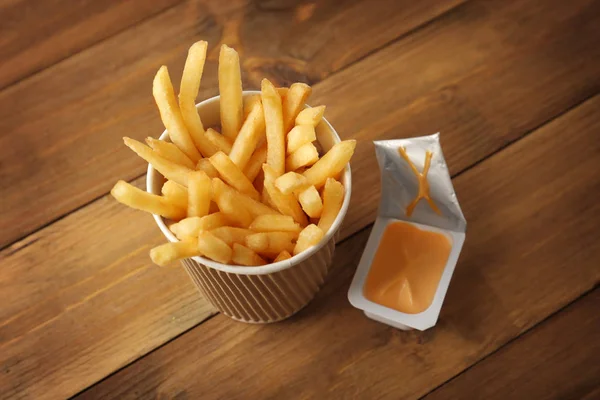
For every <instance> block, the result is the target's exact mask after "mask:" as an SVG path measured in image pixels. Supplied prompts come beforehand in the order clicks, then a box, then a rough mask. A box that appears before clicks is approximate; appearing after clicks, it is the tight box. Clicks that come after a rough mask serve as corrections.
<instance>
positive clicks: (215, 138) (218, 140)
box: [206, 128, 232, 155]
mask: <svg viewBox="0 0 600 400" xmlns="http://www.w3.org/2000/svg"><path fill="white" fill-rule="evenodd" d="M206 138H207V139H208V141H209V142H211V143H212V144H213V145H214V146H215V148H216V149H217V151H222V152H223V153H225V154H229V153H230V152H231V146H232V145H231V141H230V140H229V139H227V138H226V137H225V136H223V135H221V134H220V133H219V132H217V131H215V130H214V129H213V128H208V129H207V130H206ZM212 155H214V153H213V154H212Z"/></svg>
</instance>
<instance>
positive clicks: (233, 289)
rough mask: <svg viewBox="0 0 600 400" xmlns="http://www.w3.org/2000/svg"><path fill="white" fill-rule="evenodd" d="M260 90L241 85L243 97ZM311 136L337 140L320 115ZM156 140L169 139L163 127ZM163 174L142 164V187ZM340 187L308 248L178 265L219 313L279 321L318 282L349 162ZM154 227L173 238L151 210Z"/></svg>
mask: <svg viewBox="0 0 600 400" xmlns="http://www.w3.org/2000/svg"><path fill="white" fill-rule="evenodd" d="M253 94H260V92H258V91H245V92H244V97H247V96H250V95H253ZM196 107H197V108H198V112H199V113H200V117H201V118H202V122H203V123H204V125H205V126H206V127H210V126H217V125H219V124H220V121H219V96H216V97H213V98H211V99H208V100H205V101H203V102H201V103H199V104H198V105H197V106H196ZM316 131H317V141H318V142H319V144H320V146H321V148H322V150H323V152H326V151H327V150H329V149H330V148H331V147H332V146H333V145H334V144H335V143H338V142H339V141H340V138H339V136H338V135H337V133H336V132H335V130H334V129H333V127H332V126H331V125H330V124H329V122H327V120H325V119H323V120H322V121H321V123H319V125H318V126H317V129H316ZM160 139H161V140H169V136H168V133H167V132H166V131H165V132H164V133H163V134H162V135H161V136H160ZM163 183H164V178H163V177H162V175H160V174H159V173H158V172H156V171H155V170H154V168H152V166H148V175H147V180H146V185H147V191H148V192H150V193H154V194H160V192H161V188H162V185H163ZM342 183H343V184H344V187H345V188H346V194H345V197H344V203H343V204H342V209H341V210H340V213H339V215H338V216H337V218H336V220H335V222H334V223H333V225H332V227H331V229H330V230H329V232H327V234H326V235H325V237H324V239H323V240H322V241H321V242H320V243H319V244H318V245H317V246H314V247H312V248H311V249H309V250H307V251H305V252H303V253H301V254H298V255H297V256H294V257H292V258H290V259H289V260H284V261H280V262H277V263H274V264H269V265H265V266H260V267H242V266H236V265H225V264H221V263H218V262H215V261H212V260H209V259H207V258H204V257H193V258H188V259H185V260H183V261H182V264H183V266H184V267H185V269H186V271H187V272H188V274H189V275H190V277H191V278H192V281H193V282H194V284H195V285H196V287H197V288H198V289H199V290H200V292H201V293H202V294H203V295H204V296H205V297H206V298H207V299H208V300H209V301H210V302H211V303H212V304H213V305H214V306H215V307H216V308H217V309H218V310H219V311H220V312H222V313H223V314H225V315H227V316H229V317H231V318H233V319H235V320H237V321H242V322H248V323H269V322H276V321H281V320H283V319H285V318H288V317H290V316H291V315H293V314H295V313H296V312H298V311H299V310H300V309H302V308H303V307H304V306H305V305H307V304H308V303H309V302H310V301H311V300H312V299H313V297H314V296H315V294H316V293H317V292H318V291H319V289H320V288H321V285H323V282H324V281H325V278H326V276H327V273H328V272H329V268H330V266H331V261H332V258H333V251H334V249H335V241H336V238H337V236H338V231H339V228H340V225H341V224H342V221H343V219H344V217H345V215H346V211H347V210H348V205H349V203H350V193H351V173H350V166H349V165H348V166H346V169H345V171H344V173H343V176H342ZM154 219H155V220H156V223H157V224H158V227H159V228H160V230H161V231H162V233H163V234H164V235H165V237H166V238H167V239H168V240H169V241H171V242H176V241H177V240H178V239H177V238H176V237H175V235H173V233H172V232H171V231H170V230H169V229H168V227H167V225H166V223H165V220H164V219H163V218H162V217H160V216H158V215H154Z"/></svg>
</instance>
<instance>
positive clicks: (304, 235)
mask: <svg viewBox="0 0 600 400" xmlns="http://www.w3.org/2000/svg"><path fill="white" fill-rule="evenodd" d="M323 236H325V234H324V233H323V231H322V230H321V228H319V227H318V226H316V225H315V224H310V225H308V226H307V227H306V228H304V229H302V232H300V235H299V236H298V241H297V242H296V246H295V247H294V253H293V254H294V255H296V254H300V253H302V252H303V251H304V250H307V249H309V248H311V247H313V246H314V245H316V244H317V243H319V242H320V241H321V239H323Z"/></svg>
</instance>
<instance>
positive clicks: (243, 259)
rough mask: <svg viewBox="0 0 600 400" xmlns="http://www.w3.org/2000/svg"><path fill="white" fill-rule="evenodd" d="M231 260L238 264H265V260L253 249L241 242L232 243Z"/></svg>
mask: <svg viewBox="0 0 600 400" xmlns="http://www.w3.org/2000/svg"><path fill="white" fill-rule="evenodd" d="M231 260H232V261H233V262H234V263H236V264H238V265H246V266H250V267H251V266H257V265H265V264H266V263H267V262H266V261H265V260H264V259H263V258H262V257H261V256H259V255H258V254H256V253H255V252H254V251H252V250H250V249H249V248H247V247H246V246H242V245H241V244H238V243H234V244H233V255H232V257H231Z"/></svg>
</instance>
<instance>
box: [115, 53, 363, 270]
mask: <svg viewBox="0 0 600 400" xmlns="http://www.w3.org/2000/svg"><path fill="white" fill-rule="evenodd" d="M207 48H208V44H207V43H206V42H204V41H199V42H196V43H194V44H193V45H192V46H191V47H190V48H189V51H188V54H187V58H186V62H185V66H184V70H183V75H182V77H181V85H180V88H179V96H178V98H177V97H176V94H175V91H174V90H173V85H172V82H171V78H170V76H169V72H168V70H167V67H165V66H163V67H161V68H160V69H159V70H158V72H157V74H156V76H155V77H154V80H153V86H152V93H153V96H154V99H155V101H156V104H157V106H158V109H159V112H160V116H161V119H162V122H163V124H164V125H165V127H166V128H167V131H168V134H169V137H170V139H171V141H162V140H157V139H153V138H151V137H148V138H147V139H146V143H147V145H145V144H143V143H140V142H138V141H136V140H133V139H130V138H123V140H124V142H125V144H126V145H127V146H128V147H129V148H131V150H133V151H134V152H135V153H136V154H137V155H139V156H140V157H141V158H142V159H144V160H145V161H147V162H148V163H149V164H151V165H152V166H153V167H154V170H155V171H156V172H158V173H159V174H161V175H162V176H163V177H164V178H165V182H164V184H163V186H162V188H161V193H162V196H159V195H155V194H151V193H146V192H144V191H142V190H140V189H137V188H135V187H133V186H131V185H130V184H128V183H126V182H124V181H119V182H117V183H116V184H115V186H114V188H113V189H112V191H111V193H112V195H113V196H114V197H115V199H117V200H118V201H119V202H121V203H123V204H126V205H129V206H131V207H133V208H136V209H140V210H144V211H147V212H151V213H154V214H157V215H160V216H163V217H164V218H167V219H170V220H172V221H167V226H168V227H169V229H170V230H171V232H173V234H174V235H175V236H176V237H177V239H179V242H176V243H167V244H164V245H161V246H158V247H155V248H153V249H152V250H151V251H150V257H151V258H152V260H153V261H154V262H155V263H156V264H158V265H161V266H162V265H167V264H169V263H170V262H172V261H175V260H179V259H182V258H189V257H194V256H202V257H206V258H209V259H212V260H214V261H217V262H220V263H223V264H231V265H240V266H259V265H264V264H267V263H268V262H269V261H268V260H274V261H273V262H279V261H283V260H288V259H291V258H292V254H293V255H296V254H300V253H301V252H302V251H305V250H307V249H309V248H311V247H312V246H315V245H317V244H318V243H319V242H320V241H321V240H323V237H324V236H325V235H326V233H327V232H328V231H329V230H330V229H331V227H332V225H333V222H334V221H335V219H336V217H337V215H338V214H339V212H340V210H341V207H342V204H343V201H344V195H345V189H344V185H342V184H341V183H340V182H339V181H337V180H336V179H339V177H340V174H341V172H342V171H343V169H344V167H345V166H346V165H347V163H348V162H349V160H350V157H351V156H352V154H353V153H354V149H355V147H356V141H354V140H346V141H344V142H341V143H337V144H335V145H334V144H333V142H334V141H335V136H334V135H331V136H327V131H325V130H323V131H321V130H319V129H323V128H327V126H323V125H322V124H321V125H320V126H319V129H317V126H318V125H319V124H320V122H321V121H322V119H323V114H324V112H325V106H318V107H314V108H311V107H307V106H306V105H305V103H306V100H307V98H308V97H309V96H310V94H311V91H312V89H311V87H310V86H308V85H306V84H304V83H294V84H292V85H291V86H290V87H289V88H285V87H282V88H276V87H275V86H274V85H273V84H272V83H271V82H270V81H269V80H267V79H263V80H262V82H261V90H260V94H258V93H257V94H248V93H246V94H243V92H242V80H241V69H240V60H239V55H238V53H237V52H236V51H235V50H233V49H232V48H229V47H227V46H226V45H223V46H221V48H220V54H219V65H218V79H219V91H220V95H221V97H220V101H219V120H220V122H221V124H220V126H213V127H211V128H207V129H205V127H204V124H203V121H202V118H201V115H202V116H203V117H204V118H205V121H204V122H205V123H207V124H208V125H214V123H215V122H216V121H215V120H216V117H217V116H216V115H209V112H211V107H213V105H215V106H216V104H215V103H205V104H203V105H202V110H201V111H202V112H201V113H200V112H199V111H198V109H197V107H196V104H195V103H196V97H197V95H198V93H199V90H200V84H201V80H202V75H203V72H204V66H205V62H206V57H207ZM211 104H212V105H211ZM214 109H215V111H216V107H214ZM211 117H212V118H211ZM219 131H221V132H222V134H221V133H219ZM317 132H318V135H317ZM330 147H331V148H330ZM326 148H330V149H329V151H327V152H324V151H323V150H324V149H326ZM321 154H323V156H322V157H321V158H320V155H321ZM321 189H322V190H321ZM320 191H321V193H320ZM309 218H310V220H309Z"/></svg>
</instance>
